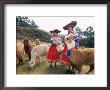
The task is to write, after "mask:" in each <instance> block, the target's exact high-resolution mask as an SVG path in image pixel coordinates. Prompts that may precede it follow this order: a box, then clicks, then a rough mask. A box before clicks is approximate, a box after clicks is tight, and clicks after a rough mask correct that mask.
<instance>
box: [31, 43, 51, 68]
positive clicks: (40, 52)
mask: <svg viewBox="0 0 110 90" xmlns="http://www.w3.org/2000/svg"><path fill="white" fill-rule="evenodd" d="M48 49H49V47H48V45H46V44H40V45H37V46H35V47H33V48H32V51H31V60H30V61H29V67H31V68H33V67H34V66H35V62H36V61H37V58H39V57H42V56H45V55H47V52H48Z"/></svg>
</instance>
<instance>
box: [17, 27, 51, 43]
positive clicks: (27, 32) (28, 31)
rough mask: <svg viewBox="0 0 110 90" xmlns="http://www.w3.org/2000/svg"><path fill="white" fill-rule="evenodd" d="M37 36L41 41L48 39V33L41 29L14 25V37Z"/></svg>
mask: <svg viewBox="0 0 110 90" xmlns="http://www.w3.org/2000/svg"><path fill="white" fill-rule="evenodd" d="M26 37H27V38H32V39H34V40H35V39H36V38H39V40H40V41H42V42H49V41H50V34H49V33H48V32H45V31H43V30H41V29H35V28H29V27H18V26H17V27H16V38H17V39H24V38H26Z"/></svg>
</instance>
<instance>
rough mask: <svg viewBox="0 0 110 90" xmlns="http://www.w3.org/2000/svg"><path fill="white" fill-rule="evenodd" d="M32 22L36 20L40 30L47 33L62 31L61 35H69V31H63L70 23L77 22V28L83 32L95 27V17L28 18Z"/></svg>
mask: <svg viewBox="0 0 110 90" xmlns="http://www.w3.org/2000/svg"><path fill="white" fill-rule="evenodd" d="M28 18H29V19H30V20H34V21H35V23H36V25H38V26H39V29H42V30H44V31H46V32H49V31H51V30H54V29H59V30H60V31H61V33H60V34H67V30H64V29H63V26H65V25H66V24H68V23H70V22H71V21H77V25H76V26H75V27H79V28H81V30H86V28H87V27H89V26H93V28H94V25H95V20H94V17H90V16H89V17H84V16H67V17H64V16H62V17H61V16H60V17H58V16H57V17H56V16H52V17H50V16H45V17H44V16H43V17H41V16H39V17H38V16H32V17H28Z"/></svg>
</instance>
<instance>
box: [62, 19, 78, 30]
mask: <svg viewBox="0 0 110 90" xmlns="http://www.w3.org/2000/svg"><path fill="white" fill-rule="evenodd" d="M76 25H77V21H71V23H69V24H67V25H66V26H64V27H63V29H64V30H68V27H75V26H76Z"/></svg>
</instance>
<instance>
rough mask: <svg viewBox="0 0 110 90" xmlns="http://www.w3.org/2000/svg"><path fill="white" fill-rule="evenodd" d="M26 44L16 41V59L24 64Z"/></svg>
mask: <svg viewBox="0 0 110 90" xmlns="http://www.w3.org/2000/svg"><path fill="white" fill-rule="evenodd" d="M24 54H25V53H24V46H23V44H22V43H16V59H17V60H18V61H19V63H18V65H19V64H23V56H24Z"/></svg>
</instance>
